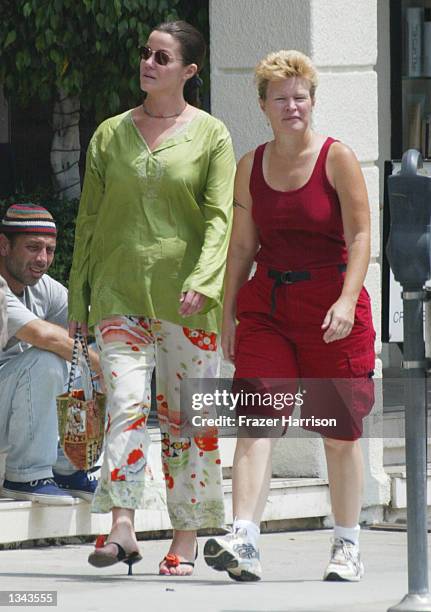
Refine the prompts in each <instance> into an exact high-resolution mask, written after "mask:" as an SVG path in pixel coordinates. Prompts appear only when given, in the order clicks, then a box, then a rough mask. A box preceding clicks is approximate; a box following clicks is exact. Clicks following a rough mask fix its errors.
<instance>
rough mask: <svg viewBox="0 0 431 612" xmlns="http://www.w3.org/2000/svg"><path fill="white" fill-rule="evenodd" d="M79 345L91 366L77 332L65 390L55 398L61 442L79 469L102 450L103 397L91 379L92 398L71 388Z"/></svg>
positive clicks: (94, 459) (82, 337)
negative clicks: (87, 397) (86, 397)
mask: <svg viewBox="0 0 431 612" xmlns="http://www.w3.org/2000/svg"><path fill="white" fill-rule="evenodd" d="M79 345H81V346H82V353H83V355H84V358H85V361H86V363H87V365H88V368H89V369H90V358H89V355H88V347H87V341H86V339H85V338H84V336H82V334H81V332H80V331H78V332H77V333H76V334H75V338H74V345H73V355H72V364H71V368H70V374H69V382H68V386H67V392H66V393H63V394H62V395H59V396H58V397H57V417H58V432H59V437H60V444H61V446H62V448H63V451H64V454H65V455H66V457H67V458H68V459H69V461H70V462H71V463H72V464H73V465H74V466H75V467H76V468H77V469H78V470H89V469H90V468H91V467H93V466H94V465H95V464H96V462H97V460H98V459H99V457H100V455H101V452H102V447H103V437H104V430H105V405H106V397H105V395H104V394H103V393H99V392H98V391H96V389H95V387H94V383H93V381H91V384H92V397H91V399H85V396H84V390H83V389H72V386H73V381H74V379H75V372H76V368H77V366H78V359H79Z"/></svg>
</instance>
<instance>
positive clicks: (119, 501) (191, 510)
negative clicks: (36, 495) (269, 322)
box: [92, 316, 224, 530]
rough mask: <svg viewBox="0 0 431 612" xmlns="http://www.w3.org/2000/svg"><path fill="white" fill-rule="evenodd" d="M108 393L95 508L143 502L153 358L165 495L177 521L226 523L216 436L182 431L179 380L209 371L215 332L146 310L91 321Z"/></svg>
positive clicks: (177, 525) (188, 525) (214, 361)
mask: <svg viewBox="0 0 431 612" xmlns="http://www.w3.org/2000/svg"><path fill="white" fill-rule="evenodd" d="M96 341H97V345H98V348H99V351H100V360H101V365H102V370H103V375H104V379H105V384H106V390H107V396H108V410H107V412H108V414H107V426H106V439H105V454H104V461H103V466H102V470H101V478H100V480H99V485H98V488H97V490H96V493H95V496H94V500H93V506H92V512H110V511H111V510H112V508H115V507H119V508H131V509H136V508H140V507H142V505H143V496H144V485H145V467H146V464H147V456H148V449H149V445H150V436H149V433H148V431H147V427H146V421H147V418H148V414H149V412H150V407H151V378H152V374H153V369H154V367H155V366H156V387H157V412H158V417H159V423H160V430H161V435H162V467H163V473H164V476H165V480H166V499H167V506H168V511H169V516H170V519H171V522H172V526H173V528H174V529H184V530H194V529H197V528H202V527H219V526H221V525H222V524H223V523H224V506H223V493H222V486H221V481H222V476H221V465H220V464H221V461H220V456H219V451H218V439H217V438H214V437H205V438H203V437H198V436H197V437H194V438H190V437H187V438H184V437H180V435H179V434H180V432H179V426H178V423H179V410H180V381H181V380H182V379H183V378H187V377H190V378H214V377H218V375H219V367H220V358H219V355H218V353H217V345H216V342H217V340H216V335H215V334H213V333H208V332H205V331H203V330H194V329H189V328H187V327H181V326H180V325H175V324H173V323H169V322H168V321H161V320H157V319H151V318H148V317H135V316H115V317H111V318H109V319H104V320H103V321H102V322H101V323H100V324H99V325H97V326H96Z"/></svg>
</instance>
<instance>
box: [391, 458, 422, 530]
mask: <svg viewBox="0 0 431 612" xmlns="http://www.w3.org/2000/svg"><path fill="white" fill-rule="evenodd" d="M385 470H386V472H387V474H389V476H390V478H391V502H390V504H389V506H388V507H387V508H386V509H385V520H386V521H387V522H391V523H405V522H406V519H407V479H406V466H405V465H391V466H385ZM427 514H428V518H429V519H430V520H431V464H428V469H427Z"/></svg>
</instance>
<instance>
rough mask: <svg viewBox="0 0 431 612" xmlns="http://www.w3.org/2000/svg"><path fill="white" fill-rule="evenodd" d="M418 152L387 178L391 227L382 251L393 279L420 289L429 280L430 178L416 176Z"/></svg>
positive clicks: (419, 162)
mask: <svg viewBox="0 0 431 612" xmlns="http://www.w3.org/2000/svg"><path fill="white" fill-rule="evenodd" d="M418 167H422V156H421V154H420V153H419V151H416V150H415V149H409V150H408V151H407V152H406V153H404V155H403V160H402V164H401V172H399V173H398V174H393V175H391V176H390V177H389V178H388V193H389V208H390V215H391V227H390V233H389V240H388V244H387V249H386V255H387V257H388V261H389V263H390V266H391V268H392V272H393V273H394V277H395V279H396V280H397V281H398V282H399V283H400V284H401V285H402V286H403V287H404V288H422V287H423V286H424V284H425V282H426V281H427V280H428V279H429V278H430V277H431V244H430V229H431V228H430V223H431V177H430V176H424V175H420V174H418V173H417V170H418Z"/></svg>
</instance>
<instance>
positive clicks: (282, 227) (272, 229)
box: [250, 138, 347, 270]
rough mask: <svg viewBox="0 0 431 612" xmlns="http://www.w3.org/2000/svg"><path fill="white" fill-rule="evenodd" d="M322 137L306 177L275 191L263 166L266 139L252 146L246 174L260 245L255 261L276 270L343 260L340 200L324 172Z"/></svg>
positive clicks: (325, 152) (325, 147) (326, 148)
mask: <svg viewBox="0 0 431 612" xmlns="http://www.w3.org/2000/svg"><path fill="white" fill-rule="evenodd" d="M333 142H335V140H334V139H333V138H327V139H326V141H325V142H324V144H323V146H322V148H321V150H320V152H319V155H318V158H317V161H316V164H315V166H314V169H313V172H312V174H311V176H310V178H309V180H308V181H307V182H306V183H305V185H303V186H302V187H300V188H299V189H293V190H291V191H277V190H276V189H272V188H271V187H270V186H269V185H268V184H267V183H266V181H265V179H264V176H263V169H262V160H263V153H264V150H265V146H266V144H263V145H260V146H259V147H257V149H256V151H255V154H254V161H253V168H252V172H251V176H250V194H251V197H252V201H253V207H252V215H253V220H254V222H255V224H256V226H257V229H258V234H259V240H260V249H259V251H258V253H257V255H256V261H257V262H258V263H260V264H263V265H264V266H267V267H269V268H274V269H276V270H311V269H313V268H322V267H324V266H332V265H337V264H341V263H347V248H346V243H345V240H344V233H343V223H342V219H341V208H340V201H339V199H338V196H337V193H336V191H335V189H334V188H333V187H332V185H331V184H330V182H329V181H328V177H327V176H326V170H325V163H326V158H327V155H328V151H329V147H330V146H331V144H332V143H333Z"/></svg>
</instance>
